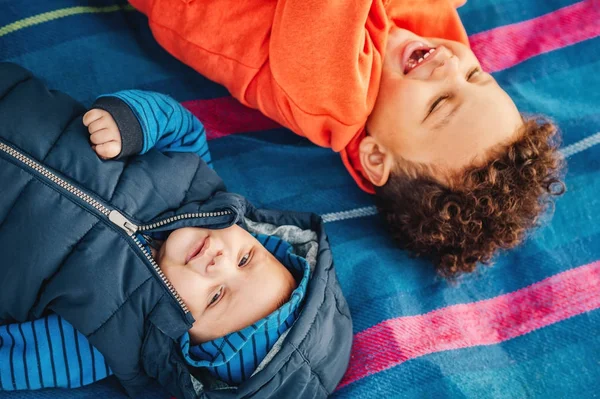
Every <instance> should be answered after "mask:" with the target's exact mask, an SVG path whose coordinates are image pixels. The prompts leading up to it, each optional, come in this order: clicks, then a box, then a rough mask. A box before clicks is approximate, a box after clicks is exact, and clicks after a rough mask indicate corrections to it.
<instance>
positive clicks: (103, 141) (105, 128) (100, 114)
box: [83, 108, 122, 159]
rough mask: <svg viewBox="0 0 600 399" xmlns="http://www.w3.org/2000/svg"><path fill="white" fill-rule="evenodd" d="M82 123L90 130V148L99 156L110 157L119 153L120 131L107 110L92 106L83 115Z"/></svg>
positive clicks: (120, 145)
mask: <svg viewBox="0 0 600 399" xmlns="http://www.w3.org/2000/svg"><path fill="white" fill-rule="evenodd" d="M83 124H84V125H85V126H87V128H88V131H89V132H90V141H91V142H92V149H93V150H94V151H96V154H98V156H99V157H100V158H102V159H111V158H114V157H116V156H117V155H119V154H120V153H121V147H122V144H121V132H119V128H118V127H117V123H116V122H115V120H114V119H113V117H112V116H111V115H110V114H109V113H108V112H106V111H104V110H102V109H98V108H94V109H92V110H90V111H88V112H86V114H85V115H83Z"/></svg>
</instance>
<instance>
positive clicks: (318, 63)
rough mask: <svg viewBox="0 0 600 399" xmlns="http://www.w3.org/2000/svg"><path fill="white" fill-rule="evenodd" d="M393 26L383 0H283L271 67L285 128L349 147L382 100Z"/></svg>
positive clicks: (330, 144)
mask: <svg viewBox="0 0 600 399" xmlns="http://www.w3.org/2000/svg"><path fill="white" fill-rule="evenodd" d="M388 30H389V25H388V22H387V18H386V15H385V8H384V7H383V4H382V2H381V1H370V0H362V1H344V2H340V1H323V0H317V1H314V0H310V1H307V0H285V1H284V0H279V1H278V5H277V10H276V13H275V19H274V23H273V31H272V37H271V46H270V68H271V71H272V75H273V84H274V85H275V86H276V91H277V92H278V98H277V103H278V106H279V107H280V112H281V113H282V114H283V115H284V117H285V118H286V122H287V123H286V125H287V126H289V127H291V128H292V130H294V131H296V132H298V133H300V134H302V135H305V136H307V137H308V138H309V139H310V140H312V141H313V142H315V143H317V144H319V145H322V146H327V147H331V148H333V150H335V151H340V150H342V149H343V148H344V147H345V146H346V145H347V144H348V142H349V141H350V140H351V139H352V137H354V136H355V135H356V133H357V132H359V131H360V130H361V129H362V128H363V126H364V124H365V122H366V120H367V117H368V116H369V113H370V112H371V109H372V108H373V105H374V103H375V99H376V96H377V91H378V88H379V80H380V76H381V67H382V57H383V56H382V54H383V51H384V50H385V48H384V47H385V41H386V38H387V32H388Z"/></svg>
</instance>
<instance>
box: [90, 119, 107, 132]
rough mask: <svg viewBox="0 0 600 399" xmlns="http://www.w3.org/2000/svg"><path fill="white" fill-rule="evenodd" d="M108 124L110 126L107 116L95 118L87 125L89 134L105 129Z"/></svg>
mask: <svg viewBox="0 0 600 399" xmlns="http://www.w3.org/2000/svg"><path fill="white" fill-rule="evenodd" d="M110 126H112V125H111V124H110V120H109V119H108V118H104V117H102V118H100V119H96V120H95V121H93V122H92V123H90V125H89V126H88V130H89V132H90V134H94V133H96V132H97V131H99V130H102V129H106V128H108V127H110Z"/></svg>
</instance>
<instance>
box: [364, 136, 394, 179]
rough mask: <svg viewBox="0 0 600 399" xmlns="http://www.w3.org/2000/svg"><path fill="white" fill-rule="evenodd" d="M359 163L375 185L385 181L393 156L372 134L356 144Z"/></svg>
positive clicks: (391, 165)
mask: <svg viewBox="0 0 600 399" xmlns="http://www.w3.org/2000/svg"><path fill="white" fill-rule="evenodd" d="M358 152H359V159H360V163H361V165H362V167H363V170H364V171H365V174H366V175H367V176H366V177H367V178H368V179H369V181H371V183H373V184H374V185H375V186H379V187H381V186H383V185H384V184H385V183H387V181H388V179H389V177H390V172H391V171H392V167H393V165H394V157H393V155H392V153H391V152H390V151H388V150H387V148H385V147H384V146H383V145H381V144H380V143H379V142H378V141H377V139H376V138H374V137H373V136H366V137H365V138H364V139H363V140H362V141H361V142H360V144H359V146H358Z"/></svg>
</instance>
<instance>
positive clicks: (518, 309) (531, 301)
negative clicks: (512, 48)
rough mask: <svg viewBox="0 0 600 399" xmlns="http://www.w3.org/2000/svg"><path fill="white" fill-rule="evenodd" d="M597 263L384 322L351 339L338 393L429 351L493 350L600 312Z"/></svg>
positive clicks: (599, 283) (599, 277)
mask: <svg viewBox="0 0 600 399" xmlns="http://www.w3.org/2000/svg"><path fill="white" fill-rule="evenodd" d="M598 292H600V261H596V262H594V263H591V264H589V265H585V266H580V267H577V268H575V269H571V270H568V271H565V272H563V273H560V274H557V275H554V276H552V277H549V278H546V279H544V280H542V281H540V282H537V283H535V284H532V285H530V286H528V287H525V288H522V289H520V290H518V291H515V292H512V293H509V294H505V295H501V296H498V297H495V298H491V299H487V300H483V301H479V302H473V303H467V304H460V305H453V306H448V307H446V308H441V309H438V310H434V311H432V312H430V313H427V314H422V315H417V316H407V317H398V318H395V319H390V320H386V321H384V322H381V323H379V324H377V325H375V326H373V327H371V328H368V329H367V330H364V331H361V332H360V333H358V334H356V335H355V336H354V344H353V347H352V356H351V360H350V366H349V368H348V370H347V371H346V375H345V376H344V378H343V379H342V381H341V382H340V385H339V386H338V389H339V388H341V387H344V386H346V385H348V384H351V383H353V382H355V381H357V380H360V379H361V378H365V377H367V376H369V375H372V374H376V373H379V372H381V371H384V370H387V369H389V368H392V367H394V366H397V365H399V364H402V363H403V362H405V361H407V360H409V359H414V358H416V357H419V356H423V355H427V354H430V353H434V352H441V351H447V350H452V349H461V348H468V347H472V346H480V345H493V344H497V343H499V342H502V341H506V340H509V339H512V338H516V337H518V336H521V335H524V334H527V333H529V332H532V331H534V330H536V329H539V328H542V327H546V326H548V325H551V324H553V323H557V322H559V321H561V320H565V319H567V318H570V317H573V316H576V315H578V314H581V313H584V312H589V311H591V310H594V309H598V308H600V295H598Z"/></svg>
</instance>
